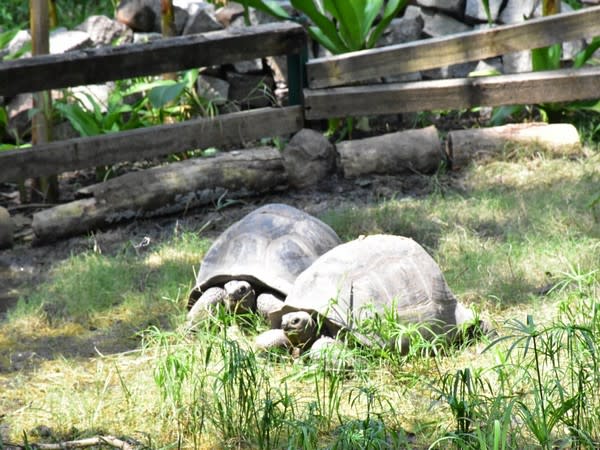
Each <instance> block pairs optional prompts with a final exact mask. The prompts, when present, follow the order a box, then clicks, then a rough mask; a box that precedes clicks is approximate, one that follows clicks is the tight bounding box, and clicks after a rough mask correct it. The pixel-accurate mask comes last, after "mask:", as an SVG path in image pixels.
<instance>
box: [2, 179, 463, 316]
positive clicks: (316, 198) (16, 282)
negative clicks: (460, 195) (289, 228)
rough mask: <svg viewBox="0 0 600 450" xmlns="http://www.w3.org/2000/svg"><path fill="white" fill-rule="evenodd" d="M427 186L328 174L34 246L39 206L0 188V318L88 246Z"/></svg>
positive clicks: (135, 241) (365, 201) (209, 228)
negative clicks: (1, 246) (317, 181)
mask: <svg viewBox="0 0 600 450" xmlns="http://www.w3.org/2000/svg"><path fill="white" fill-rule="evenodd" d="M89 178H90V177H89V174H86V173H75V174H68V175H66V176H63V177H61V195H62V197H63V198H64V199H69V198H72V197H73V195H74V192H73V191H74V189H75V188H76V187H78V186H81V182H82V181H85V180H89ZM456 178H457V176H456V175H455V174H454V175H449V176H445V177H444V179H445V181H446V182H452V180H453V179H456ZM74 179H77V182H74ZM430 185H431V181H430V178H429V177H428V176H426V175H416V174H413V175H402V176H370V177H365V178H360V179H355V180H345V179H343V178H341V177H340V176H338V175H333V176H332V177H331V179H330V180H328V181H327V182H326V183H323V184H322V185H321V186H319V187H318V189H310V190H302V191H300V190H286V191H283V192H277V193H272V194H268V195H262V196H260V197H247V198H240V199H236V198H228V200H230V203H231V204H230V205H229V206H227V207H224V208H221V209H218V208H217V207H216V205H209V206H207V207H202V208H197V209H194V210H190V211H187V212H186V213H185V214H175V215H171V216H163V217H155V218H152V219H143V220H134V221H128V222H122V223H120V224H118V225H116V226H113V227H111V228H107V229H103V230H96V231H94V232H91V233H88V234H87V235H84V236H75V237H72V238H69V239H63V240H58V241H56V242H51V243H41V244H40V243H36V242H35V240H34V239H33V232H32V230H31V220H32V216H33V213H34V212H36V211H39V210H40V208H41V206H40V205H31V206H29V205H20V204H19V197H18V192H17V190H16V186H15V185H12V184H0V206H4V207H6V208H8V210H9V211H10V213H11V216H12V217H13V219H14V220H15V222H16V240H15V245H14V246H13V248H11V249H7V250H1V251H0V280H1V281H2V282H1V284H0V314H2V312H3V311H5V310H6V309H7V308H8V307H10V305H11V304H13V303H14V302H15V301H16V298H17V297H18V295H19V292H21V291H22V289H23V287H25V286H27V287H31V286H32V285H37V284H39V283H40V282H41V281H42V280H44V278H45V276H46V274H47V273H48V272H49V270H50V269H51V267H52V266H53V265H55V264H57V263H59V262H60V261H62V260H64V259H66V258H68V257H69V256H71V255H74V254H78V253H80V252H85V251H87V250H90V249H92V248H93V247H94V246H97V247H99V248H100V249H101V250H102V252H103V253H104V254H111V253H112V252H115V251H116V250H118V249H121V248H122V246H123V245H139V244H140V243H142V241H144V239H146V240H148V239H149V240H150V241H151V242H153V243H158V242H161V241H162V240H164V239H168V238H169V237H171V236H172V235H173V232H174V230H175V228H176V227H178V228H179V229H183V230H195V229H196V230H197V229H200V228H204V231H203V233H204V234H205V235H207V236H210V237H216V236H217V235H218V234H219V233H221V232H222V231H223V230H225V228H227V227H228V226H229V225H230V224H232V223H233V222H235V221H236V220H238V219H240V218H241V217H242V216H244V215H245V214H247V213H248V212H250V211H251V210H253V209H255V208H257V207H259V206H261V205H263V204H266V203H272V202H279V203H286V204H288V205H292V206H295V207H297V208H299V209H302V210H304V211H306V212H308V213H311V214H314V215H320V214H322V213H324V212H326V211H328V210H334V209H338V208H341V207H361V206H365V205H369V204H373V203H375V202H377V201H379V200H382V199H386V198H392V197H395V198H400V197H403V196H418V195H424V194H426V193H427V192H428V191H429V189H430ZM207 224H208V225H207ZM0 317H1V316H0Z"/></svg>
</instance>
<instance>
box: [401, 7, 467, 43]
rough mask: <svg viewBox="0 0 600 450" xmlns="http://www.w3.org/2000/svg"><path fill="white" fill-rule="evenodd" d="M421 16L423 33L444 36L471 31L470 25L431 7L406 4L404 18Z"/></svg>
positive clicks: (431, 35)
mask: <svg viewBox="0 0 600 450" xmlns="http://www.w3.org/2000/svg"><path fill="white" fill-rule="evenodd" d="M417 16H421V17H422V18H423V33H425V34H426V35H427V36H430V37H439V36H446V35H448V34H455V33H463V32H465V31H471V27H470V26H468V25H466V24H464V23H462V22H460V21H458V20H456V19H453V18H452V17H450V16H448V15H446V14H443V13H440V12H437V11H435V10H432V9H421V8H418V7H416V6H408V7H407V8H406V11H405V13H404V17H405V18H415V17H417Z"/></svg>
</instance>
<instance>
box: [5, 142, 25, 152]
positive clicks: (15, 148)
mask: <svg viewBox="0 0 600 450" xmlns="http://www.w3.org/2000/svg"><path fill="white" fill-rule="evenodd" d="M29 147H31V144H21V145H16V144H0V152H1V151H6V150H17V149H20V148H29Z"/></svg>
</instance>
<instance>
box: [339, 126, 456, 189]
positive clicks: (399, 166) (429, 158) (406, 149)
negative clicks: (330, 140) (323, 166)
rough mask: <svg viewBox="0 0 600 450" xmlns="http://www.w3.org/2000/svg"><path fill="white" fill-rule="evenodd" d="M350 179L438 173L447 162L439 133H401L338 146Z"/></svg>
mask: <svg viewBox="0 0 600 450" xmlns="http://www.w3.org/2000/svg"><path fill="white" fill-rule="evenodd" d="M337 152H338V157H339V161H338V166H339V167H340V168H341V170H342V172H343V174H344V176H345V177H346V178H352V177H358V176H361V175H368V174H399V173H407V172H418V173H431V172H435V171H436V170H437V169H438V168H439V167H440V165H441V164H442V163H443V162H444V161H445V159H444V155H443V151H442V149H441V145H440V140H439V136H438V132H437V129H436V128H435V127H434V126H429V127H427V128H423V129H420V130H408V131H399V132H397V133H389V134H384V135H381V136H375V137H371V138H366V139H357V140H354V141H345V142H340V143H339V144H337Z"/></svg>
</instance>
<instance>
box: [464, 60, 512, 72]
mask: <svg viewBox="0 0 600 450" xmlns="http://www.w3.org/2000/svg"><path fill="white" fill-rule="evenodd" d="M503 69H504V67H503V66H502V58H500V57H496V58H489V59H486V60H483V61H479V62H478V63H477V65H476V66H475V68H474V69H473V72H472V73H471V74H470V76H489V75H499V74H501V73H502V70H503Z"/></svg>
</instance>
